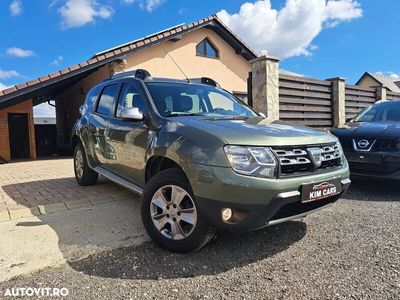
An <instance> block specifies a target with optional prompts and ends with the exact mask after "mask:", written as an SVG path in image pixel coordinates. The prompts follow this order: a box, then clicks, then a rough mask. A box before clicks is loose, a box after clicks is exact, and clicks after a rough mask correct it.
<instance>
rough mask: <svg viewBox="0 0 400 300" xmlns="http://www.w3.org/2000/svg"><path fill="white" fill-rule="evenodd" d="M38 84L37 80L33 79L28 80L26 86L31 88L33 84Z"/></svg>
mask: <svg viewBox="0 0 400 300" xmlns="http://www.w3.org/2000/svg"><path fill="white" fill-rule="evenodd" d="M38 83H40V81H39V80H38V79H33V80H29V81H28V82H27V83H26V84H27V85H28V86H32V85H35V84H38Z"/></svg>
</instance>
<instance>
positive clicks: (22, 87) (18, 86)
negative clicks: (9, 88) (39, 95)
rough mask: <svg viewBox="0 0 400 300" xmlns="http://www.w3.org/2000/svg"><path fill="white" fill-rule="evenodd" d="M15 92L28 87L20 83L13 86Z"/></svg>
mask: <svg viewBox="0 0 400 300" xmlns="http://www.w3.org/2000/svg"><path fill="white" fill-rule="evenodd" d="M15 87H16V88H17V90H23V89H24V88H26V87H28V85H27V84H26V82H25V83H21V84H18V85H16V86H15Z"/></svg>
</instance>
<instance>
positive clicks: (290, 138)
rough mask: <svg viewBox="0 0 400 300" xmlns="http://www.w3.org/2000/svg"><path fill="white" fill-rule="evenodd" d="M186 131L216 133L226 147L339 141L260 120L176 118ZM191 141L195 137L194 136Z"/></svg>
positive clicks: (306, 130) (327, 136)
mask: <svg viewBox="0 0 400 300" xmlns="http://www.w3.org/2000/svg"><path fill="white" fill-rule="evenodd" d="M175 120H176V122H177V123H179V124H180V125H181V126H179V127H181V128H186V130H185V132H186V133H187V132H188V129H189V132H190V128H193V129H194V130H201V131H204V132H207V133H209V134H213V135H215V136H217V137H219V138H220V139H222V140H223V141H224V142H225V143H226V144H236V145H254V146H273V145H309V144H319V143H329V142H334V141H336V140H337V138H336V137H334V136H333V135H331V134H329V133H326V132H323V131H317V130H314V129H311V128H308V127H303V126H293V125H289V124H284V123H282V122H272V123H271V122H270V121H267V120H265V119H262V118H258V117H250V118H248V117H230V118H210V117H178V118H175ZM192 138H195V136H193V137H192Z"/></svg>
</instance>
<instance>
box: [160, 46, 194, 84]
mask: <svg viewBox="0 0 400 300" xmlns="http://www.w3.org/2000/svg"><path fill="white" fill-rule="evenodd" d="M161 48H162V49H163V50H164V52H165V54H167V55H168V57H169V58H170V59H171V60H172V61H173V63H174V64H175V66H176V67H177V68H178V69H179V71H181V73H182V74H183V76H185V78H186V80H187V82H190V79H189V77H187V76H186V74H185V72H183V70H182V69H181V67H179V65H178V64H177V63H176V61H175V60H174V58H173V57H172V56H171V55H170V54H169V52H168V51H167V50H165V48H164V47H163V46H161Z"/></svg>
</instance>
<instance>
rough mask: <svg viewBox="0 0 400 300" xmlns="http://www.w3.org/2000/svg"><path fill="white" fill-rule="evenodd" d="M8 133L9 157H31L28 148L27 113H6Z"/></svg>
mask: <svg viewBox="0 0 400 300" xmlns="http://www.w3.org/2000/svg"><path fill="white" fill-rule="evenodd" d="M8 134H9V139H10V152H11V159H27V158H30V157H31V153H30V149H29V123H28V114H27V113H9V114H8Z"/></svg>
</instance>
